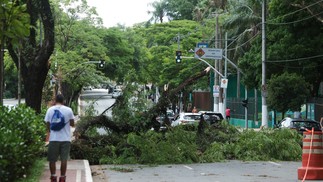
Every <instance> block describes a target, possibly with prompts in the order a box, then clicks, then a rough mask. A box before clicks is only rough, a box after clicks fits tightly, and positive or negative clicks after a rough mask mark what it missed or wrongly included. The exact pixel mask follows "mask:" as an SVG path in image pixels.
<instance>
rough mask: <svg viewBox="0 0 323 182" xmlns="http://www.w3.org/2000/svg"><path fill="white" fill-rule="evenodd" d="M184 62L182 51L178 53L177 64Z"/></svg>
mask: <svg viewBox="0 0 323 182" xmlns="http://www.w3.org/2000/svg"><path fill="white" fill-rule="evenodd" d="M181 61H182V51H176V63H181Z"/></svg>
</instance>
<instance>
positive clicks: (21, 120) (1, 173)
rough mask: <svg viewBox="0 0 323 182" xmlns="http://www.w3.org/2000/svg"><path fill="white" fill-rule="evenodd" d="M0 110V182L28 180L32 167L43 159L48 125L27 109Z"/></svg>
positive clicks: (20, 107) (4, 108)
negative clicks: (42, 153)
mask: <svg viewBox="0 0 323 182" xmlns="http://www.w3.org/2000/svg"><path fill="white" fill-rule="evenodd" d="M0 111H1V112H0V149H1V152H0V153H1V155H0V179H1V181H15V180H16V179H19V178H22V177H26V175H28V169H29V167H30V166H32V165H33V163H34V162H35V161H36V160H37V159H38V158H39V157H40V154H41V152H42V147H43V146H44V139H45V135H46V132H45V124H44V122H43V119H42V118H41V117H40V116H37V115H36V113H35V112H34V111H33V110H32V109H30V108H28V107H26V106H19V107H16V108H13V109H11V110H9V109H8V108H7V107H0Z"/></svg>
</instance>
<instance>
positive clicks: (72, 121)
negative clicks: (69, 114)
mask: <svg viewBox="0 0 323 182" xmlns="http://www.w3.org/2000/svg"><path fill="white" fill-rule="evenodd" d="M70 126H72V127H74V126H75V122H74V119H70Z"/></svg>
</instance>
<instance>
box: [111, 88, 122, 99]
mask: <svg viewBox="0 0 323 182" xmlns="http://www.w3.org/2000/svg"><path fill="white" fill-rule="evenodd" d="M120 95H122V90H121V89H114V90H113V92H112V98H117V97H119V96H120Z"/></svg>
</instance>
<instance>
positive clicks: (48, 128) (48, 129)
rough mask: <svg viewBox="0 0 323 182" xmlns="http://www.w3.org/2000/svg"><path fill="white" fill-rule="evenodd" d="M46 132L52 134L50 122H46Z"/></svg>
mask: <svg viewBox="0 0 323 182" xmlns="http://www.w3.org/2000/svg"><path fill="white" fill-rule="evenodd" d="M46 131H47V132H50V123H49V122H46Z"/></svg>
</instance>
